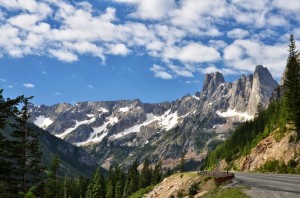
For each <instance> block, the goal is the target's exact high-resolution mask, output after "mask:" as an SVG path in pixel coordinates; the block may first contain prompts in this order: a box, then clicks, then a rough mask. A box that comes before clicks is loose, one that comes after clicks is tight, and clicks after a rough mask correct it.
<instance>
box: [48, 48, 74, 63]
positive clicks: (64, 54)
mask: <svg viewBox="0 0 300 198" xmlns="http://www.w3.org/2000/svg"><path fill="white" fill-rule="evenodd" d="M49 52H50V53H51V54H52V55H53V56H55V57H56V58H57V59H58V60H61V61H64V62H74V61H77V60H78V57H77V55H76V54H74V53H71V52H68V51H63V50H62V51H59V50H50V51H49Z"/></svg>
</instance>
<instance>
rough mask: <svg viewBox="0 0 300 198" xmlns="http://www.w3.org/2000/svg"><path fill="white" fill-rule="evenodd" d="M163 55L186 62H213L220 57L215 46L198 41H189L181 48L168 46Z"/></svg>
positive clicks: (166, 57)
mask: <svg viewBox="0 0 300 198" xmlns="http://www.w3.org/2000/svg"><path fill="white" fill-rule="evenodd" d="M163 57H164V58H165V59H173V60H180V61H181V62H186V63H203V62H215V61H218V60H219V59H220V58H221V57H220V53H219V52H218V51H217V50H216V49H215V48H212V47H207V46H205V45H201V44H198V43H189V44H188V45H186V46H184V47H182V48H178V47H169V48H167V49H166V50H165V51H164V54H163Z"/></svg>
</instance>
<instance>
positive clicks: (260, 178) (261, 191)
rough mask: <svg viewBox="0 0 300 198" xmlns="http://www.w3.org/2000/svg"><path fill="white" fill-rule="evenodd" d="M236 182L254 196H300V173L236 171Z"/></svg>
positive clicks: (291, 197) (284, 197) (279, 197)
mask: <svg viewBox="0 0 300 198" xmlns="http://www.w3.org/2000/svg"><path fill="white" fill-rule="evenodd" d="M234 183H235V184H237V185H241V186H247V187H250V189H249V190H245V193H246V194H247V195H249V196H250V197H253V198H256V197H257V198H269V197H270V198H277V197H278V198H293V197H297V198H300V175H289V174H264V173H240V172H235V179H234Z"/></svg>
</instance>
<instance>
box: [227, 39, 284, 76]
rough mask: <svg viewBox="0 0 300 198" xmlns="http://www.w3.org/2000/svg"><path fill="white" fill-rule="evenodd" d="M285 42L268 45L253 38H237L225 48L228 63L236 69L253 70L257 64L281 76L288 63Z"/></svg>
mask: <svg viewBox="0 0 300 198" xmlns="http://www.w3.org/2000/svg"><path fill="white" fill-rule="evenodd" d="M287 55H288V54H287V46H286V45H285V44H277V45H266V44H264V43H261V42H258V41H253V40H236V41H234V42H233V43H232V44H231V45H229V46H228V47H226V48H225V49H224V56H223V58H224V60H225V62H226V65H228V66H230V67H232V68H233V69H235V70H240V71H249V72H253V71H254V68H255V66H256V65H259V64H262V65H264V66H266V67H268V68H269V70H270V71H271V72H272V74H273V75H275V77H280V76H281V75H282V72H283V70H284V68H285V65H286V60H287Z"/></svg>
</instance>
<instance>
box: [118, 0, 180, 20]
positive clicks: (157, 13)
mask: <svg viewBox="0 0 300 198" xmlns="http://www.w3.org/2000/svg"><path fill="white" fill-rule="evenodd" d="M114 1H116V2H120V3H131V4H135V5H136V11H135V12H133V13H131V15H130V16H131V17H134V18H142V19H150V20H158V19H162V18H164V17H165V16H166V15H167V14H168V12H169V11H170V10H172V9H174V8H175V7H176V3H175V1H174V0H163V1H162V0H151V1H145V0H114Z"/></svg>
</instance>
